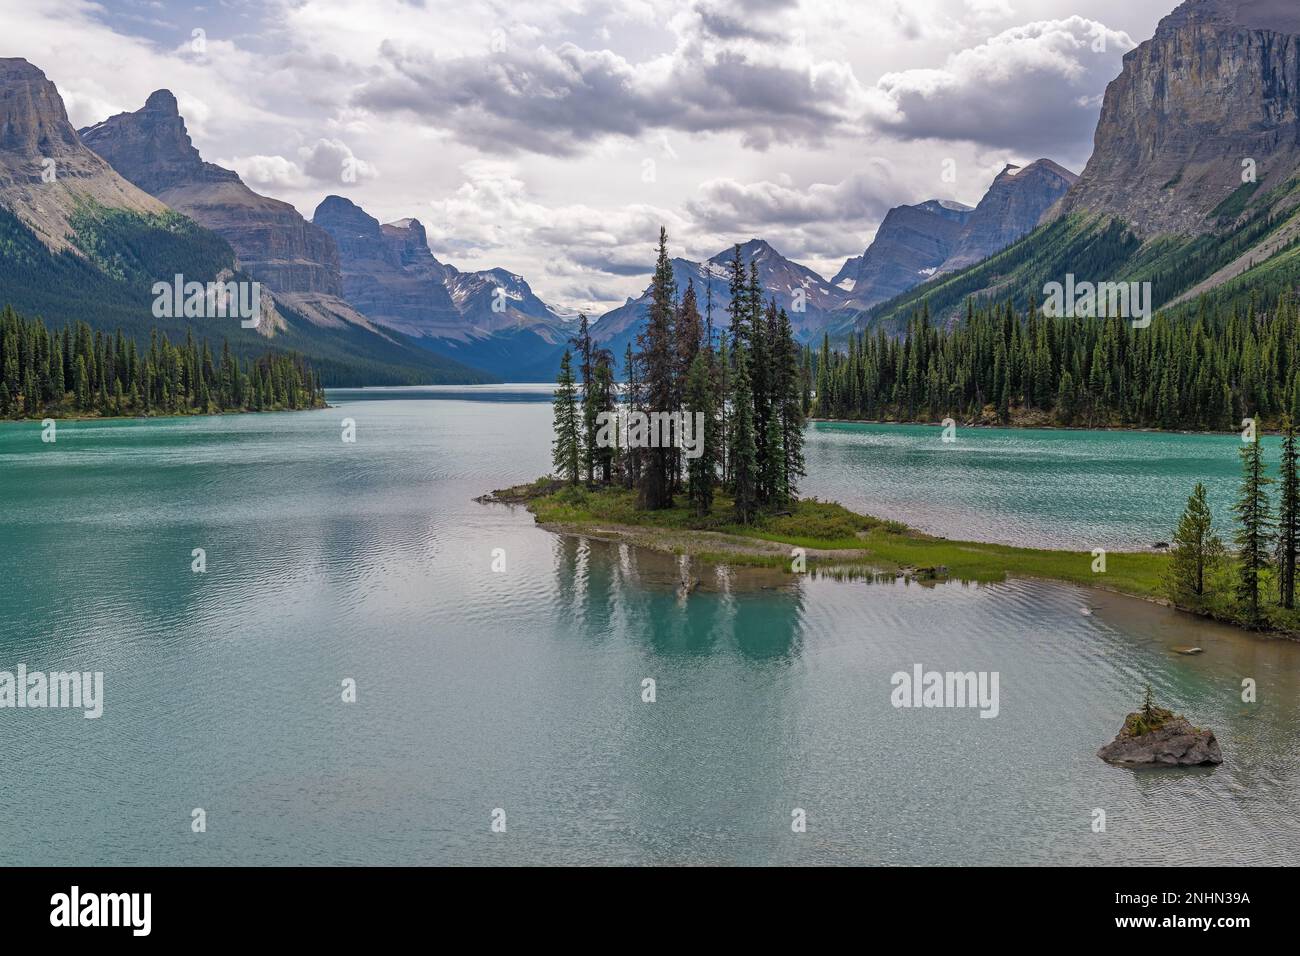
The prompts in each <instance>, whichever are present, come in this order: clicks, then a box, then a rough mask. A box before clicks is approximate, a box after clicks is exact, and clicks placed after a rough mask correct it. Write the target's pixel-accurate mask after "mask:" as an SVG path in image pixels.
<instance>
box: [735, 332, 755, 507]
mask: <svg viewBox="0 0 1300 956" xmlns="http://www.w3.org/2000/svg"><path fill="white" fill-rule="evenodd" d="M731 406H732V428H731V451H730V453H729V456H728V457H729V458H730V459H731V493H732V499H733V501H734V505H735V517H736V520H737V521H739V522H740V523H741V524H749V523H750V522H752V521H753V520H754V518H755V517H757V515H758V481H759V474H758V472H759V465H758V455H757V446H756V444H755V442H754V396H753V393H752V389H751V386H750V381H749V360H748V358H747V357H746V351H745V349H743V348H741V349H737V353H736V372H735V384H734V390H733V391H732V397H731Z"/></svg>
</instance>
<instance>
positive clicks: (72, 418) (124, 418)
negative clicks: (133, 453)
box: [0, 404, 335, 425]
mask: <svg viewBox="0 0 1300 956" xmlns="http://www.w3.org/2000/svg"><path fill="white" fill-rule="evenodd" d="M334 407H335V406H333V405H329V404H326V405H313V406H311V407H310V408H248V409H242V410H240V411H235V410H233V409H224V410H221V411H216V412H190V413H189V414H188V415H179V414H176V413H175V412H169V413H168V414H166V415H44V416H42V417H40V418H0V425H39V424H41V423H42V422H43V421H45V420H46V419H47V418H48V419H51V420H52V421H56V422H156V421H163V420H164V419H168V418H179V419H185V418H221V417H224V416H226V415H279V414H282V413H284V412H319V411H322V410H324V409H329V408H334Z"/></svg>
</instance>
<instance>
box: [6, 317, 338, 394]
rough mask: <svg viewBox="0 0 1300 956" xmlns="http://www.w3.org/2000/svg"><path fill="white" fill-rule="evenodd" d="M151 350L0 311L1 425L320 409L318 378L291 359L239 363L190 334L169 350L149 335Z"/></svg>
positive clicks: (163, 338)
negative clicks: (14, 420) (81, 418)
mask: <svg viewBox="0 0 1300 956" xmlns="http://www.w3.org/2000/svg"><path fill="white" fill-rule="evenodd" d="M148 342H149V344H148V348H147V349H142V348H140V347H138V346H137V344H136V342H135V340H134V339H131V338H128V337H126V336H124V335H123V334H122V333H121V332H120V331H119V332H117V333H115V334H113V335H105V334H104V333H103V332H94V331H92V330H91V328H90V326H88V325H87V324H86V323H84V322H78V323H77V324H76V325H75V326H72V325H70V326H68V327H66V328H63V329H60V330H57V331H53V332H52V331H50V329H48V328H47V327H46V325H45V323H44V322H41V321H39V320H33V319H24V318H22V317H20V316H19V315H18V314H17V313H16V312H14V310H13V309H12V308H6V309H4V311H3V312H0V418H40V417H43V416H46V415H50V416H55V417H57V416H59V415H81V416H94V415H104V416H110V415H187V414H200V415H202V414H209V413H212V412H240V411H275V410H282V409H299V408H320V407H323V406H324V404H325V393H324V391H323V390H322V389H321V386H320V381H319V378H318V377H317V375H316V372H315V371H313V369H312V368H311V367H310V366H309V365H308V364H307V363H306V362H305V361H303V360H302V359H301V358H299V357H298V356H294V355H284V354H275V353H267V354H264V355H263V356H261V357H260V358H258V359H256V360H252V361H248V362H241V361H240V360H239V359H237V358H235V357H234V356H233V355H232V354H231V352H230V349H229V347H228V346H226V345H224V344H223V347H222V350H221V357H220V358H219V359H218V358H216V357H215V356H214V355H213V353H212V349H211V348H210V347H209V345H208V343H207V341H206V340H205V341H204V342H202V343H201V344H200V343H197V342H195V340H194V338H193V337H192V336H187V337H186V339H185V342H184V344H183V345H179V346H178V345H172V344H171V342H170V341H169V340H168V338H167V335H166V334H165V333H163V334H161V335H160V334H159V333H158V332H157V331H156V330H155V331H153V332H151V333H150V335H149V340H148Z"/></svg>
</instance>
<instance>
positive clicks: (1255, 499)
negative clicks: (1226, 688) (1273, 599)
mask: <svg viewBox="0 0 1300 956" xmlns="http://www.w3.org/2000/svg"><path fill="white" fill-rule="evenodd" d="M1241 465H1242V477H1241V489H1240V492H1239V495H1238V498H1237V504H1236V505H1235V506H1234V508H1233V510H1234V511H1235V512H1236V514H1237V534H1236V539H1235V540H1236V543H1237V551H1238V558H1237V564H1238V573H1239V583H1238V586H1237V595H1238V597H1239V599H1240V600H1241V601H1242V602H1243V603H1244V604H1245V605H1246V607H1247V610H1248V612H1249V615H1250V618H1249V619H1250V621H1251V622H1252V623H1253V622H1257V621H1258V620H1259V588H1260V577H1261V576H1262V574H1263V573H1264V571H1265V570H1266V569H1267V568H1268V566H1269V553H1270V545H1271V544H1272V541H1273V513H1272V508H1271V506H1270V505H1269V500H1268V491H1267V487H1268V485H1271V484H1272V483H1273V480H1272V479H1271V478H1269V477H1267V476H1266V475H1265V474H1264V453H1263V448H1262V446H1261V444H1260V440H1259V435H1258V434H1256V436H1255V440H1254V441H1252V442H1249V443H1247V444H1246V445H1245V447H1243V448H1242V449H1241Z"/></svg>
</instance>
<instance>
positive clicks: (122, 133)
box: [81, 90, 239, 196]
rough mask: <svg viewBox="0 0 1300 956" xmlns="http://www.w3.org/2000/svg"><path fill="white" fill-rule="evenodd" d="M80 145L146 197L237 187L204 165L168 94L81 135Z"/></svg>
mask: <svg viewBox="0 0 1300 956" xmlns="http://www.w3.org/2000/svg"><path fill="white" fill-rule="evenodd" d="M81 138H82V141H83V142H85V144H86V145H87V146H89V147H90V148H91V149H93V150H94V151H95V152H97V153H98V154H99V155H100V156H103V157H104V158H105V159H106V160H108V161H109V163H111V164H112V166H113V168H114V169H116V170H117V171H118V172H119V173H121V174H122V175H123V176H125V177H126V178H127V179H129V180H131V182H133V183H135V184H136V185H137V186H139V187H140V188H141V189H143V190H144V191H145V192H147V193H151V194H153V195H155V196H156V195H158V194H159V193H161V192H163V191H164V190H167V189H171V188H173V187H176V186H180V185H184V184H189V183H196V182H212V183H222V182H239V176H238V174H236V173H235V172H233V171H232V170H229V169H223V168H222V167H220V166H216V165H214V164H212V163H205V162H204V161H203V157H201V156H200V155H199V151H198V150H197V149H196V148H195V146H194V143H193V142H192V141H191V140H190V134H189V131H188V130H187V129H186V128H185V119H184V118H183V117H182V116H181V114H180V109H179V107H178V105H177V103H176V97H175V96H173V95H172V92H171V91H170V90H156V91H155V92H153V93H151V94H150V95H149V99H147V100H146V101H145V104H144V106H143V108H141V109H139V110H137V111H136V112H134V113H118V114H117V115H116V116H110V117H109V118H108V119H106V120H104V121H103V122H102V123H97V124H95V125H94V126H90V127H87V128H86V129H83V130H82V131H81Z"/></svg>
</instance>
